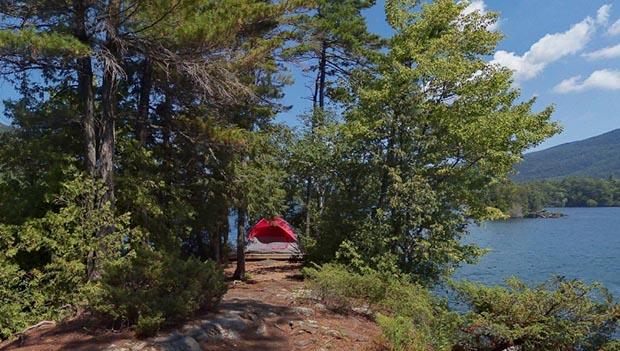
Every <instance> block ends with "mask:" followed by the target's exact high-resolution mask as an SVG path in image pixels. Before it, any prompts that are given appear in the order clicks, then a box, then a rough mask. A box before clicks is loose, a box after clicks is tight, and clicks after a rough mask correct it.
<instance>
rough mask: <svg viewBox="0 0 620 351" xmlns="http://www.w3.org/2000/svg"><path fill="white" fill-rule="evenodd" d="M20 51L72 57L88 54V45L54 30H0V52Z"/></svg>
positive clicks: (34, 56)
mask: <svg viewBox="0 0 620 351" xmlns="http://www.w3.org/2000/svg"><path fill="white" fill-rule="evenodd" d="M7 52H8V53H11V54H14V53H16V52H17V53H21V54H25V55H29V56H30V57H32V58H36V57H37V56H39V55H42V56H53V55H67V56H73V57H80V56H86V55H88V54H90V47H88V46H87V45H85V44H83V43H81V42H80V41H79V40H78V39H77V38H75V37H74V36H72V35H67V34H61V33H55V32H38V31H35V30H34V29H28V28H27V29H21V30H7V29H4V30H0V54H1V53H7Z"/></svg>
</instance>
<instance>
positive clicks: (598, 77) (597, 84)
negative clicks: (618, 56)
mask: <svg viewBox="0 0 620 351" xmlns="http://www.w3.org/2000/svg"><path fill="white" fill-rule="evenodd" d="M591 89H603V90H620V70H609V69H603V70H599V71H594V72H592V74H591V75H590V76H589V77H588V78H586V79H585V80H583V81H582V80H581V76H574V77H571V78H568V79H565V80H563V81H562V82H560V84H558V85H556V86H555V88H553V90H554V91H555V92H557V93H560V94H566V93H572V92H580V91H585V90H591Z"/></svg>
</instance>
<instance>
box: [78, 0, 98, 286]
mask: <svg viewBox="0 0 620 351" xmlns="http://www.w3.org/2000/svg"><path fill="white" fill-rule="evenodd" d="M73 11H74V14H75V28H74V35H75V36H76V37H77V38H78V40H79V41H80V42H81V43H83V44H86V45H89V46H90V43H89V42H90V39H89V37H88V33H87V32H86V21H87V19H86V16H87V6H86V4H85V1H84V0H73ZM76 64H77V65H76V73H77V79H78V96H79V108H80V114H81V115H82V116H81V124H82V131H83V137H84V166H85V168H86V172H87V173H88V175H89V176H90V177H91V178H93V179H94V178H95V177H96V175H97V134H96V132H95V89H94V87H93V81H94V74H93V67H92V61H91V57H90V56H84V57H80V58H78V59H77V62H76ZM92 234H93V235H96V233H92ZM96 271H97V252H96V250H91V251H89V252H88V255H87V257H86V276H87V277H88V279H92V278H93V277H95V276H96V275H97V274H96Z"/></svg>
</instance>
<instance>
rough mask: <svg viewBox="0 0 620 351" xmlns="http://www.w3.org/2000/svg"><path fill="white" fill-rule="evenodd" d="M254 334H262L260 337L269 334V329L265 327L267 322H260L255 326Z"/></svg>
mask: <svg viewBox="0 0 620 351" xmlns="http://www.w3.org/2000/svg"><path fill="white" fill-rule="evenodd" d="M256 335H258V336H262V337H267V336H269V329H268V328H267V324H265V323H264V322H261V323H260V324H259V325H258V328H256Z"/></svg>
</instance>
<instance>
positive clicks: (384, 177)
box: [374, 121, 396, 215]
mask: <svg viewBox="0 0 620 351" xmlns="http://www.w3.org/2000/svg"><path fill="white" fill-rule="evenodd" d="M395 138H396V122H395V121H393V122H392V125H391V126H390V134H389V136H388V141H387V149H386V151H385V152H386V157H385V163H384V164H383V172H382V174H381V186H380V188H379V199H378V200H377V207H376V208H375V211H374V215H376V214H377V211H378V210H379V209H383V207H384V206H385V200H386V197H387V191H388V186H389V181H390V173H389V172H390V168H391V167H393V166H394V147H395V145H394V143H395Z"/></svg>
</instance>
